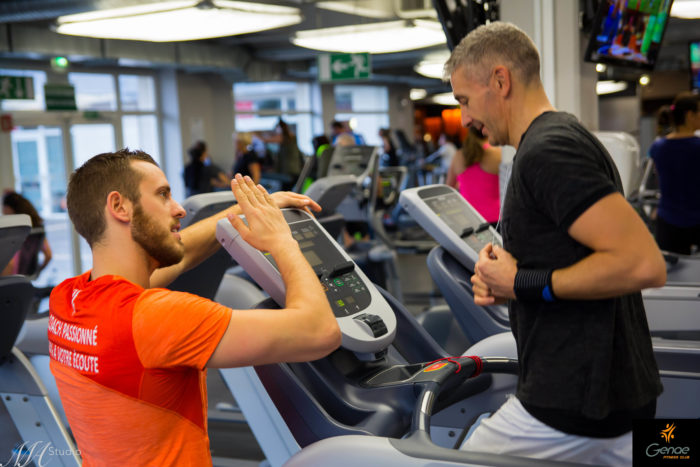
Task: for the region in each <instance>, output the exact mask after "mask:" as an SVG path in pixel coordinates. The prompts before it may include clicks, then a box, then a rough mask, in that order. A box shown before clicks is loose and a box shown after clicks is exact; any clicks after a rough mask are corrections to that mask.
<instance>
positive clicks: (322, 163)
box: [311, 135, 332, 180]
mask: <svg viewBox="0 0 700 467" xmlns="http://www.w3.org/2000/svg"><path fill="white" fill-rule="evenodd" d="M311 144H313V146H314V154H316V165H315V166H314V170H313V173H314V176H313V178H314V180H318V179H319V178H323V177H325V176H326V174H327V173H328V165H329V164H330V162H331V160H330V159H331V154H332V146H331V141H330V140H329V139H328V137H327V136H326V135H318V136H314V138H313V140H311Z"/></svg>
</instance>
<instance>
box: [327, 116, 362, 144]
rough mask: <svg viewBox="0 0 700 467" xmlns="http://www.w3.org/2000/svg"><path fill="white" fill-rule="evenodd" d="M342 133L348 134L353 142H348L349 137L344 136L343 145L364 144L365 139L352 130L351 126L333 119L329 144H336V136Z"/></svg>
mask: <svg viewBox="0 0 700 467" xmlns="http://www.w3.org/2000/svg"><path fill="white" fill-rule="evenodd" d="M343 135H349V136H350V137H351V138H352V140H353V143H352V144H349V138H347V137H345V138H344V139H345V140H346V141H345V142H344V144H343V145H345V146H352V145H353V144H354V145H357V146H362V145H363V144H365V139H364V138H363V137H362V136H361V135H358V134H357V133H355V132H354V131H352V128H350V126H349V125H348V124H347V123H344V122H339V121H338V120H333V121H332V122H331V144H333V146H336V145H338V144H339V142H338V138H340V137H341V136H343Z"/></svg>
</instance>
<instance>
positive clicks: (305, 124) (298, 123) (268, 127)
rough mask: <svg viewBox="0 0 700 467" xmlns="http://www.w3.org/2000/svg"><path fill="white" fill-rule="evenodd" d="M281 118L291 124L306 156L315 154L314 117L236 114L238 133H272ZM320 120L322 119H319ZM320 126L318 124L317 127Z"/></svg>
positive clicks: (298, 143)
mask: <svg viewBox="0 0 700 467" xmlns="http://www.w3.org/2000/svg"><path fill="white" fill-rule="evenodd" d="M280 117H282V119H283V120H284V121H285V122H287V123H288V124H289V126H290V127H291V130H292V132H293V133H294V134H295V135H296V137H297V146H299V149H300V150H301V152H302V153H304V154H313V151H314V149H313V144H312V142H311V140H312V139H313V137H314V134H315V133H314V130H315V129H314V127H313V124H314V117H313V116H312V115H311V114H309V113H306V114H283V115H279V116H278V115H254V114H252V115H251V114H236V131H237V132H242V133H248V132H262V133H265V132H272V131H274V129H275V126H277V122H278V121H279V119H280ZM319 120H320V119H319ZM319 125H320V122H319V123H318V125H317V127H318V126H319Z"/></svg>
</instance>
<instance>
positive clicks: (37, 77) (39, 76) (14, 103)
mask: <svg viewBox="0 0 700 467" xmlns="http://www.w3.org/2000/svg"><path fill="white" fill-rule="evenodd" d="M0 75H5V76H29V77H31V78H33V81H34V99H3V100H0V106H2V110H45V106H44V84H46V73H45V72H43V71H34V70H4V69H0Z"/></svg>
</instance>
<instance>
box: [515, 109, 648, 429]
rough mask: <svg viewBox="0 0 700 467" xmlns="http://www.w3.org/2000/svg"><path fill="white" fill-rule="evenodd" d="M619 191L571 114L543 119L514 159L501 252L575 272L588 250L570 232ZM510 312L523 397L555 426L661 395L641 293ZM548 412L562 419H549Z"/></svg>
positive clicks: (610, 166) (521, 305)
mask: <svg viewBox="0 0 700 467" xmlns="http://www.w3.org/2000/svg"><path fill="white" fill-rule="evenodd" d="M614 192H622V183H621V181H620V177H619V175H618V173H617V170H616V168H615V165H614V162H613V161H612V159H611V157H610V155H609V154H608V153H607V151H606V150H605V149H604V148H603V146H602V145H601V144H600V142H599V141H598V140H597V139H596V138H595V137H594V136H593V135H592V134H591V133H590V132H588V131H587V130H586V129H585V128H584V127H583V126H582V125H581V124H580V123H579V122H578V120H577V119H576V118H575V117H574V116H573V115H570V114H566V113H563V112H546V113H544V114H542V115H540V116H538V117H537V118H536V119H535V120H534V121H533V122H532V123H531V125H530V127H529V128H528V130H527V131H526V132H525V134H523V136H522V138H521V141H520V145H519V148H518V151H517V153H516V155H515V158H514V162H513V171H512V176H511V179H510V183H509V185H508V189H507V192H506V198H505V203H504V208H503V213H502V227H503V240H504V247H505V248H506V250H508V251H509V252H510V253H511V254H512V255H513V256H514V257H515V258H516V259H517V260H518V267H519V268H528V269H559V268H564V267H567V266H570V265H572V264H574V263H576V262H578V261H580V260H581V259H583V258H585V257H586V256H588V255H590V254H591V253H592V250H590V249H589V248H588V247H586V246H584V245H582V244H580V243H578V242H577V241H576V240H574V239H573V238H572V237H571V236H570V235H569V234H568V229H569V227H570V226H571V225H572V224H573V222H574V221H575V220H576V219H577V218H578V217H579V216H580V215H581V214H583V213H584V212H585V211H586V210H587V209H588V208H589V207H591V206H592V205H593V204H595V203H596V202H597V201H599V200H600V199H601V198H603V197H605V196H607V195H609V194H611V193H614ZM554 293H555V294H556V289H555V290H554ZM509 313H510V322H511V327H512V329H513V334H514V335H515V339H516V341H517V346H518V357H519V359H520V374H519V381H518V390H517V397H518V399H520V400H521V402H523V405H525V407H526V408H528V407H531V408H536V409H539V410H538V412H537V414H536V413H535V412H534V411H531V413H532V414H533V415H535V416H536V417H537V418H540V419H541V420H542V421H544V422H545V423H548V424H549V425H550V426H553V427H554V428H558V429H560V430H562V431H567V432H571V430H570V429H568V428H567V426H569V425H570V424H567V423H566V422H564V423H558V422H557V421H556V420H558V419H559V417H558V416H559V415H562V414H565V418H566V417H568V418H571V419H576V418H577V417H582V418H585V419H592V420H602V421H605V419H606V417H608V416H610V415H611V414H614V413H616V412H620V411H623V412H624V411H627V412H634V411H635V410H636V409H639V408H640V407H643V406H647V405H649V404H651V403H653V401H654V400H655V398H656V397H657V396H658V395H659V394H660V393H661V391H662V386H661V381H660V378H659V371H658V367H657V365H656V360H655V358H654V355H653V351H652V345H651V337H650V335H649V327H648V324H647V320H646V314H645V311H644V305H643V303H642V297H641V294H640V293H634V294H630V295H624V296H620V297H615V298H612V299H606V300H557V301H556V302H554V303H546V302H521V301H511V302H510V303H509ZM547 410H552V411H554V413H556V414H557V415H558V416H557V417H553V418H547V417H546V413H547ZM542 414H545V415H544V416H542ZM538 415H540V416H538ZM544 418H547V420H545V419H544ZM553 420H554V421H553ZM557 424H558V425H561V426H560V427H558V426H555V425H557ZM629 429H631V420H630V421H629ZM603 431H605V430H603ZM625 431H626V430H625ZM589 435H591V434H590V433H589ZM601 436H603V435H601Z"/></svg>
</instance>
